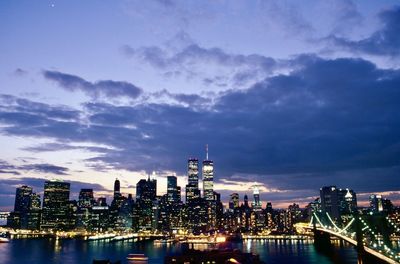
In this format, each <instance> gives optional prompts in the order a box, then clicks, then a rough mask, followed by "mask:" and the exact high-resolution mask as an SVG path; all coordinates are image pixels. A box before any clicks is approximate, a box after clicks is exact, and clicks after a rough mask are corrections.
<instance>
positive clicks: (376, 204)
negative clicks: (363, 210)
mask: <svg viewBox="0 0 400 264" xmlns="http://www.w3.org/2000/svg"><path fill="white" fill-rule="evenodd" d="M369 204H370V209H371V211H373V212H375V213H378V212H382V211H383V205H382V196H381V195H376V194H372V195H371V196H370V197H369Z"/></svg>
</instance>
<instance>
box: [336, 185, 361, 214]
mask: <svg viewBox="0 0 400 264" xmlns="http://www.w3.org/2000/svg"><path fill="white" fill-rule="evenodd" d="M338 199H339V212H340V215H341V216H345V215H351V214H352V213H354V212H356V211H357V195H356V193H355V192H354V191H353V190H351V189H348V188H346V189H339V190H338Z"/></svg>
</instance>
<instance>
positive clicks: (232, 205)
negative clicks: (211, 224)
mask: <svg viewBox="0 0 400 264" xmlns="http://www.w3.org/2000/svg"><path fill="white" fill-rule="evenodd" d="M230 197H231V199H230V201H229V209H230V210H231V211H233V210H235V209H236V208H239V194H238V193H232V194H231V195H230Z"/></svg>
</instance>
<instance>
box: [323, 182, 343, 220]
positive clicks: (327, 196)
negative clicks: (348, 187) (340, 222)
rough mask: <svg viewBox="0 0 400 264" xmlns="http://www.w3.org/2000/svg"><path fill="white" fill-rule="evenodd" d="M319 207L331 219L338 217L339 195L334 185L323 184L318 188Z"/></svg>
mask: <svg viewBox="0 0 400 264" xmlns="http://www.w3.org/2000/svg"><path fill="white" fill-rule="evenodd" d="M320 198H321V209H322V210H323V211H325V212H327V213H328V214H329V215H330V216H331V217H332V218H333V219H338V218H339V197H338V189H337V188H336V186H325V187H322V188H321V189H320Z"/></svg>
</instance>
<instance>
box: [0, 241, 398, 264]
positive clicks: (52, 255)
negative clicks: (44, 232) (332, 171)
mask: <svg viewBox="0 0 400 264" xmlns="http://www.w3.org/2000/svg"><path fill="white" fill-rule="evenodd" d="M334 245H335V250H334V251H333V253H332V252H331V253H330V255H329V254H322V253H320V252H318V251H316V250H315V247H314V245H313V242H312V241H290V240H288V241H285V240H265V239H263V240H246V241H244V242H243V243H224V244H221V245H218V246H216V245H208V244H191V245H188V244H186V245H185V244H180V243H158V244H157V243H154V242H153V241H149V240H145V241H138V240H137V239H135V240H125V241H116V242H112V241H106V240H103V241H84V240H73V239H65V240H61V239H60V240H56V239H18V240H12V241H11V242H10V243H5V244H0V260H1V261H0V262H2V263H26V260H27V259H29V260H30V262H29V263H67V264H69V263H91V262H92V261H93V259H109V260H111V261H117V260H120V261H121V262H122V263H133V262H128V260H127V259H126V258H127V256H128V255H129V254H144V255H145V256H147V257H148V258H149V261H148V263H156V264H157V263H164V256H165V255H176V254H179V253H181V252H182V250H183V248H185V247H186V248H188V247H191V248H194V249H198V250H206V249H210V248H215V247H219V248H232V249H233V248H238V249H240V250H242V251H244V252H253V253H256V254H259V255H260V258H261V259H262V260H263V261H264V262H266V263H268V264H273V263H300V264H302V263H311V264H324V263H347V264H355V263H357V254H356V252H355V250H354V249H353V247H351V246H349V245H346V244H345V245H343V244H342V245H340V244H339V243H337V242H334ZM397 246H399V245H398V243H397ZM21 252H23V254H21ZM141 263H143V262H141Z"/></svg>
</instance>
